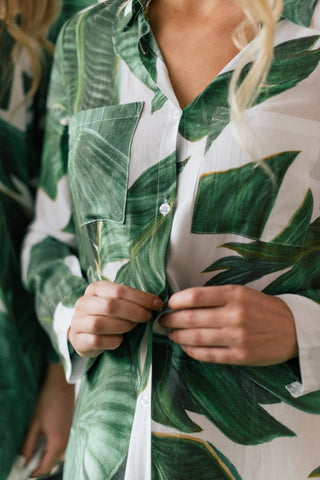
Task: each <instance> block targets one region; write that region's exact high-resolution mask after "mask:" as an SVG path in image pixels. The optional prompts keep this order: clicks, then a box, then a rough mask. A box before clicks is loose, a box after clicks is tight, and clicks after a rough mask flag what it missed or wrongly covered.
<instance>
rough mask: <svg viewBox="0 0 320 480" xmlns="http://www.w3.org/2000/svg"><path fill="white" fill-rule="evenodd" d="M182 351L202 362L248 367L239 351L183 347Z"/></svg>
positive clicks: (226, 348) (221, 348)
mask: <svg viewBox="0 0 320 480" xmlns="http://www.w3.org/2000/svg"><path fill="white" fill-rule="evenodd" d="M181 348H182V350H183V351H184V352H185V353H186V354H187V355H188V356H189V357H191V358H194V359H195V360H198V361H200V362H206V363H220V364H222V363H223V364H226V365H246V364H247V361H246V359H245V358H244V357H242V356H241V354H240V352H239V351H238V350H237V349H233V348H229V347H192V346H190V345H182V346H181Z"/></svg>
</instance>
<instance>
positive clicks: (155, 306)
mask: <svg viewBox="0 0 320 480" xmlns="http://www.w3.org/2000/svg"><path fill="white" fill-rule="evenodd" d="M162 305H163V301H162V300H161V298H159V297H157V298H155V299H154V300H153V303H152V308H153V309H154V310H159V308H161V307H162Z"/></svg>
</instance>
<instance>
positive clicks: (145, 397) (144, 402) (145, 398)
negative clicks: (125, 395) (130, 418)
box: [141, 393, 150, 408]
mask: <svg viewBox="0 0 320 480" xmlns="http://www.w3.org/2000/svg"><path fill="white" fill-rule="evenodd" d="M141 405H142V406H143V407H145V408H148V407H149V405H150V400H149V397H148V395H147V394H146V393H144V394H143V395H142V397H141Z"/></svg>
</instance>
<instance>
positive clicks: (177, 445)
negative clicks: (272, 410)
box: [152, 433, 241, 480]
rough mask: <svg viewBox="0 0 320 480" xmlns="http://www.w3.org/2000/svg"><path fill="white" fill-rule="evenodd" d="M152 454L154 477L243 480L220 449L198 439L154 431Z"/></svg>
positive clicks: (180, 479)
mask: <svg viewBox="0 0 320 480" xmlns="http://www.w3.org/2000/svg"><path fill="white" fill-rule="evenodd" d="M152 453H153V455H152V480H171V479H173V478H174V479H175V480H185V479H186V478H196V479H197V480H212V479H213V478H217V479H219V480H241V477H240V475H239V474H238V473H237V471H236V469H235V468H234V466H233V465H232V464H231V462H230V461H229V460H228V459H227V458H226V457H225V456H224V455H222V453H221V452H219V451H218V450H217V449H216V448H214V447H213V446H212V445H211V444H210V443H206V442H204V441H202V440H199V439H195V438H192V437H187V436H182V435H176V436H175V435H170V436H169V435H161V434H157V433H153V435H152ZM177 458H178V459H179V461H178V462H177Z"/></svg>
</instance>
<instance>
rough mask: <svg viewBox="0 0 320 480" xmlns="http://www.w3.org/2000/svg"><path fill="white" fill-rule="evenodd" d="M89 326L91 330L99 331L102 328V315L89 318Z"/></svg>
mask: <svg viewBox="0 0 320 480" xmlns="http://www.w3.org/2000/svg"><path fill="white" fill-rule="evenodd" d="M88 327H89V330H90V331H91V332H93V333H94V332H99V331H100V330H101V318H100V317H96V316H94V317H91V318H90V319H89V320H88Z"/></svg>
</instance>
